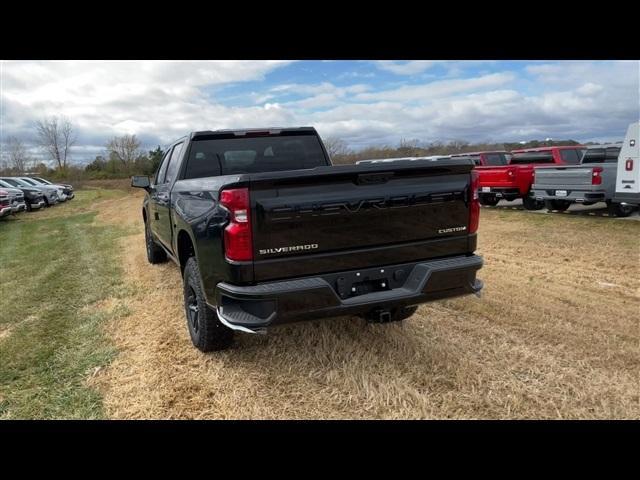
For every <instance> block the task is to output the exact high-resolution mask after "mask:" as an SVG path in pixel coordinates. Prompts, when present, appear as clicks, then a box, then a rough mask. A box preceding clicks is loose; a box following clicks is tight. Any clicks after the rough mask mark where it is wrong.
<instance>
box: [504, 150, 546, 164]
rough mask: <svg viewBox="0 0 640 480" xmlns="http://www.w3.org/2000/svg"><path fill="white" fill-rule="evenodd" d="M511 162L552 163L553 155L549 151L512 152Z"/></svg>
mask: <svg viewBox="0 0 640 480" xmlns="http://www.w3.org/2000/svg"><path fill="white" fill-rule="evenodd" d="M509 163H511V164H512V165H513V164H526V163H553V155H552V154H551V152H524V153H514V154H513V157H511V162H509Z"/></svg>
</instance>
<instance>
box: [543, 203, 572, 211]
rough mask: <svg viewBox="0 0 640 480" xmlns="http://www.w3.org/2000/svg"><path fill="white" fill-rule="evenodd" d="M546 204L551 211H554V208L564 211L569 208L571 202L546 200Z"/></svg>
mask: <svg viewBox="0 0 640 480" xmlns="http://www.w3.org/2000/svg"><path fill="white" fill-rule="evenodd" d="M544 206H545V207H546V209H547V210H549V211H550V212H552V211H553V210H557V211H559V212H564V211H565V210H566V209H567V208H569V207H570V206H571V202H568V201H566V200H545V201H544Z"/></svg>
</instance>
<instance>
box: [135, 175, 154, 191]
mask: <svg viewBox="0 0 640 480" xmlns="http://www.w3.org/2000/svg"><path fill="white" fill-rule="evenodd" d="M131 186H132V187H136V188H144V189H145V190H147V189H148V188H149V187H150V186H151V182H150V181H149V177H147V176H146V175H134V176H133V177H131Z"/></svg>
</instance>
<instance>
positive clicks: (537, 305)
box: [89, 193, 640, 419]
mask: <svg viewBox="0 0 640 480" xmlns="http://www.w3.org/2000/svg"><path fill="white" fill-rule="evenodd" d="M141 198H142V197H141V195H139V194H137V193H136V194H132V195H130V196H127V197H126V198H124V199H118V200H113V201H106V202H103V203H102V204H101V205H100V213H99V214H98V216H97V217H96V221H97V222H101V223H103V224H118V225H122V224H125V225H130V226H131V227H132V228H134V229H135V231H137V233H136V234H135V235H130V236H127V237H124V238H122V239H120V240H119V241H120V242H121V248H122V250H121V255H122V262H123V265H124V274H125V279H126V280H125V281H126V282H127V283H128V285H129V287H130V288H128V291H130V292H132V293H131V295H129V296H126V297H124V298H117V299H116V298H113V299H107V300H104V301H101V302H100V303H99V304H97V305H94V306H92V307H91V308H98V309H104V310H108V311H111V312H112V313H113V312H124V313H122V314H115V315H111V318H112V320H110V321H109V323H108V325H107V326H106V328H107V332H108V335H109V336H110V337H111V338H112V339H113V341H114V342H115V346H116V348H117V350H118V351H119V353H118V354H117V356H116V357H115V359H114V360H113V361H112V362H111V363H110V364H109V365H108V366H107V367H106V368H103V369H100V370H99V371H97V372H95V373H94V374H93V375H92V376H91V377H90V379H89V384H90V385H91V386H93V387H95V388H97V389H98V390H99V391H100V392H101V393H102V394H103V399H104V408H105V412H106V416H107V417H111V418H219V419H230V418H251V419H256V418H257V419H271V418H326V419H333V418H349V419H351V418H353V419H360V418H583V419H587V418H640V378H639V375H640V350H639V340H640V324H639V322H640V248H639V247H640V245H639V242H638V239H639V235H640V224H638V222H624V221H616V220H614V219H609V218H576V217H571V218H568V217H567V216H562V215H553V214H549V215H538V214H532V213H530V212H525V211H501V210H498V209H483V211H482V216H481V229H480V237H479V238H480V240H479V253H480V254H481V255H483V256H484V258H485V262H486V263H485V267H484V268H483V269H482V270H481V272H480V278H482V279H483V280H484V281H485V290H484V295H483V297H482V298H481V299H478V298H475V297H469V298H460V299H456V300H450V301H444V302H437V303H432V304H428V305H425V306H422V307H420V308H419V310H418V313H417V314H416V315H415V316H414V317H412V318H411V319H410V320H408V321H405V322H404V323H403V324H391V325H366V324H364V323H363V322H362V321H361V320H359V319H357V318H335V319H331V320H327V321H319V322H312V323H303V324H297V325H291V326H284V327H279V328H277V329H272V330H271V331H270V332H269V334H268V335H267V336H256V335H254V336H252V335H238V336H237V341H236V345H235V347H234V348H233V349H231V350H229V351H226V352H223V353H212V354H202V353H200V352H199V351H198V350H196V349H195V348H194V347H192V345H191V343H190V340H189V336H188V333H187V328H186V323H185V320H184V312H183V306H182V293H181V278H180V271H179V269H178V268H177V267H176V266H175V265H174V264H172V263H166V264H163V265H159V266H152V265H149V264H148V263H147V262H146V258H145V251H144V242H143V230H142V224H141V221H140V214H139V210H140V204H141Z"/></svg>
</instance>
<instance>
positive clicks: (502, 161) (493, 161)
mask: <svg viewBox="0 0 640 480" xmlns="http://www.w3.org/2000/svg"><path fill="white" fill-rule="evenodd" d="M484 164H485V165H490V166H500V165H506V164H507V159H506V158H505V156H504V155H503V154H502V153H489V154H486V155H485V156H484Z"/></svg>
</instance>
